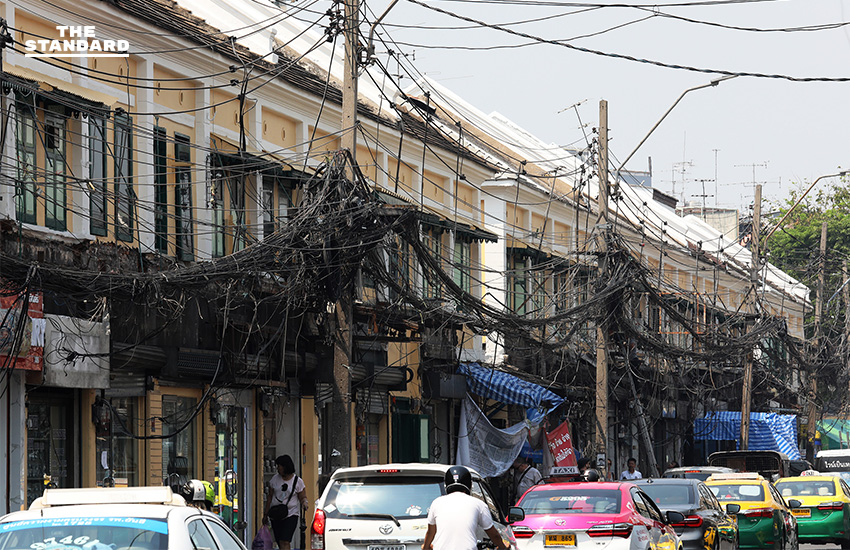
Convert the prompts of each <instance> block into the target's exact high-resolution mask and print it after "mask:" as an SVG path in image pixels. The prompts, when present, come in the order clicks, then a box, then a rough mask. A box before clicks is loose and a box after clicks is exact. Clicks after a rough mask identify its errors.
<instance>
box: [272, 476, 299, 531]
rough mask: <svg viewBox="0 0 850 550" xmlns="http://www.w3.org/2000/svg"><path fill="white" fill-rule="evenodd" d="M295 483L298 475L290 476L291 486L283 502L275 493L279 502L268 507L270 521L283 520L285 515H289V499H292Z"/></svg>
mask: <svg viewBox="0 0 850 550" xmlns="http://www.w3.org/2000/svg"><path fill="white" fill-rule="evenodd" d="M296 483H298V476H293V477H292V488H291V489H290V490H289V498H287V499H286V502H285V503H284V502H283V501H282V500H280V499H279V498H277V495H275V498H276V499H277V500H278V501H279V502H280V503H281V504H275V505H274V506H272V507H271V508H269V519H270V520H272V521H283V520H285V519H286V518H287V517H289V501H290V500H292V494H293V493H294V492H295V484H296Z"/></svg>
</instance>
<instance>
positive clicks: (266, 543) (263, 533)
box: [251, 525, 274, 550]
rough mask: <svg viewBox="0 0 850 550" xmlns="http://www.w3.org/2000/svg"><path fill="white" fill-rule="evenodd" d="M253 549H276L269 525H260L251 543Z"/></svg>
mask: <svg viewBox="0 0 850 550" xmlns="http://www.w3.org/2000/svg"><path fill="white" fill-rule="evenodd" d="M251 550H274V538H273V537H272V533H271V531H270V530H269V528H268V526H267V525H263V526H262V527H260V530H259V531H257V536H256V537H254V541H253V542H252V543H251Z"/></svg>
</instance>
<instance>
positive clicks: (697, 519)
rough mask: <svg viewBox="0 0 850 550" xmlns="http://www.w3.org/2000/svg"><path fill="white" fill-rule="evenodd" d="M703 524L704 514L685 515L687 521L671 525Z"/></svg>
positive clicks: (691, 525) (688, 525)
mask: <svg viewBox="0 0 850 550" xmlns="http://www.w3.org/2000/svg"><path fill="white" fill-rule="evenodd" d="M701 525H702V516H696V515H694V516H685V521H681V522H679V523H671V524H670V527H700V526H701Z"/></svg>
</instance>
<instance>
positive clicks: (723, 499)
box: [705, 472, 800, 550]
mask: <svg viewBox="0 0 850 550" xmlns="http://www.w3.org/2000/svg"><path fill="white" fill-rule="evenodd" d="M705 484H706V485H708V488H709V489H711V492H712V493H714V496H716V497H717V500H719V501H720V503H721V504H722V505H723V506H726V505H727V504H732V503H734V504H737V505H739V506H740V507H741V509H740V510H739V511H738V514H737V521H738V541H739V548H742V549H743V548H773V549H775V550H797V548H798V547H799V542H798V538H797V519H796V518H795V517H794V515H793V514H792V513H791V510H790V509H789V505H790V506H791V507H793V508H796V507H798V506H799V505H800V502H799V501H797V500H792V501H791V502H789V503H786V502H785V499H784V498H782V495H781V494H780V493H779V491H777V490H776V487H774V486H773V484H772V483H770V482H769V481H767V480H766V479H764V478H763V477H762V476H760V475H759V474H757V473H750V472H741V473H727V474H714V475H712V476H711V477H709V478H708V479H707V480H706V482H705Z"/></svg>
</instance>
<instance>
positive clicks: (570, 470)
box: [549, 466, 579, 476]
mask: <svg viewBox="0 0 850 550" xmlns="http://www.w3.org/2000/svg"><path fill="white" fill-rule="evenodd" d="M578 473H579V472H578V466H552V467H551V468H550V469H549V475H550V476H565V475H578Z"/></svg>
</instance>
